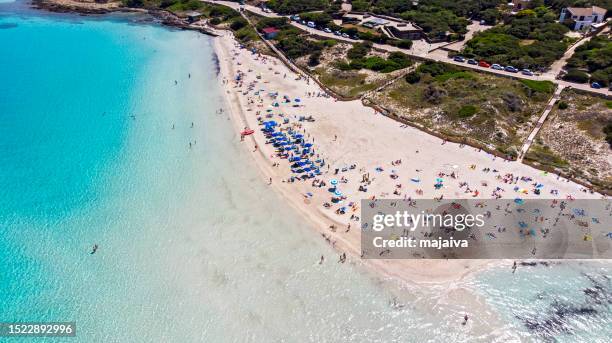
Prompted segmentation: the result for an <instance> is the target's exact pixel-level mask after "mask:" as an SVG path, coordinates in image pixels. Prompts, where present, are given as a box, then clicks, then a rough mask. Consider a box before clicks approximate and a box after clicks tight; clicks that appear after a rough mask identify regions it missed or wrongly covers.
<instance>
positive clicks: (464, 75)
mask: <svg viewBox="0 0 612 343" xmlns="http://www.w3.org/2000/svg"><path fill="white" fill-rule="evenodd" d="M435 79H436V81H438V82H446V81H448V80H450V79H466V80H473V79H474V75H473V74H472V73H470V72H469V71H456V72H447V73H444V74H441V75H438V76H436V77H435Z"/></svg>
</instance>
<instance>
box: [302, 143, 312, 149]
mask: <svg viewBox="0 0 612 343" xmlns="http://www.w3.org/2000/svg"><path fill="white" fill-rule="evenodd" d="M304 146H305V147H307V148H310V147H311V146H312V143H306V144H304Z"/></svg>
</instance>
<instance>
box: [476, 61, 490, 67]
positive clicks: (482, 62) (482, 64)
mask: <svg viewBox="0 0 612 343" xmlns="http://www.w3.org/2000/svg"><path fill="white" fill-rule="evenodd" d="M478 65H479V66H481V67H483V68H491V65H490V64H489V63H487V62H485V61H480V62H478Z"/></svg>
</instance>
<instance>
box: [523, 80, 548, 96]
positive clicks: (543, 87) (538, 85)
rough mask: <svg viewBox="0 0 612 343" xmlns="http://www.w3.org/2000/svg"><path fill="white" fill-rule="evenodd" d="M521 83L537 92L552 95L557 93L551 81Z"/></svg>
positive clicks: (525, 81) (524, 81) (526, 81)
mask: <svg viewBox="0 0 612 343" xmlns="http://www.w3.org/2000/svg"><path fill="white" fill-rule="evenodd" d="M521 83H522V84H524V85H525V86H527V88H529V89H531V90H533V91H535V92H541V93H545V94H546V93H548V94H552V93H553V92H554V91H555V84H554V83H553V82H551V81H535V80H525V79H522V80H521Z"/></svg>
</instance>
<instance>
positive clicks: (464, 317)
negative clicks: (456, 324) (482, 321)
mask: <svg viewBox="0 0 612 343" xmlns="http://www.w3.org/2000/svg"><path fill="white" fill-rule="evenodd" d="M468 319H469V318H468V315H467V313H466V314H465V316H463V323H461V325H465V324H467V322H468Z"/></svg>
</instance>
